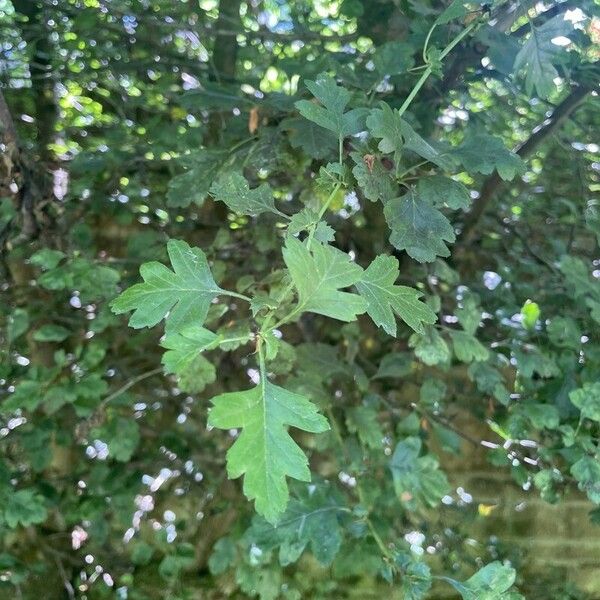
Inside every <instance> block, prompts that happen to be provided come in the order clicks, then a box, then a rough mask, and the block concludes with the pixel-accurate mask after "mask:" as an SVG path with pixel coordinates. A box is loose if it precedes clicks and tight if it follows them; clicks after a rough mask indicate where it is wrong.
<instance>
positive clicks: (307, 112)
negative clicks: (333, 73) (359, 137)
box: [295, 76, 366, 138]
mask: <svg viewBox="0 0 600 600" xmlns="http://www.w3.org/2000/svg"><path fill="white" fill-rule="evenodd" d="M305 83H306V87H307V88H308V89H309V91H310V92H311V93H312V95H313V96H314V97H315V98H317V100H319V102H321V104H322V105H323V106H319V105H318V104H315V103H314V102H309V101H308V100H299V101H298V102H296V104H295V106H296V108H297V109H298V111H299V112H300V114H301V115H302V116H303V117H304V118H305V119H308V120H309V121H313V122H314V123H316V124H317V125H320V126H321V127H324V128H325V129H328V130H329V131H332V132H333V133H335V134H336V136H338V137H340V138H342V137H346V136H348V135H354V134H355V133H358V132H359V131H360V130H361V129H362V122H363V117H364V115H365V113H366V110H365V109H362V108H357V109H354V110H351V111H349V112H346V113H345V112H344V110H345V108H346V106H347V105H348V102H349V101H350V97H351V95H350V92H349V91H348V90H346V89H344V88H343V87H340V86H338V85H337V84H336V83H335V80H334V79H332V78H331V77H329V76H322V77H320V78H319V79H317V81H310V80H307V81H306V82H305Z"/></svg>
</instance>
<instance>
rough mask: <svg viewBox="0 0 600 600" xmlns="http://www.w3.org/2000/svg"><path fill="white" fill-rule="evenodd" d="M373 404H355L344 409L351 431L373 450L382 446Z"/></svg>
mask: <svg viewBox="0 0 600 600" xmlns="http://www.w3.org/2000/svg"><path fill="white" fill-rule="evenodd" d="M377 417H378V412H377V410H376V408H375V407H373V406H365V405H363V406H355V407H353V408H349V409H348V410H347V411H346V424H347V425H348V430H349V431H350V432H351V433H356V434H358V438H359V439H360V441H361V442H362V443H363V444H364V445H365V446H366V447H367V448H372V449H374V450H377V449H380V448H381V447H382V440H383V431H382V430H381V425H380V424H379V421H378V419H377Z"/></svg>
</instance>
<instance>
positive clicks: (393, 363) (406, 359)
mask: <svg viewBox="0 0 600 600" xmlns="http://www.w3.org/2000/svg"><path fill="white" fill-rule="evenodd" d="M412 368H413V360H412V356H411V355H410V354H409V353H408V352H390V354H386V355H385V356H384V357H383V358H382V359H381V362H380V363H379V368H378V369H377V373H376V374H375V375H374V377H373V379H384V378H386V377H398V378H400V377H406V376H407V375H408V374H409V373H410V372H411V371H412Z"/></svg>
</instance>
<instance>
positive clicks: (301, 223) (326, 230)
mask: <svg viewBox="0 0 600 600" xmlns="http://www.w3.org/2000/svg"><path fill="white" fill-rule="evenodd" d="M312 229H314V238H315V240H317V241H319V242H323V243H324V244H327V243H329V242H332V241H333V239H334V235H335V231H334V230H333V228H332V227H330V226H329V225H327V223H325V221H319V214H318V213H317V212H316V211H314V210H312V209H311V208H303V209H302V210H301V211H299V212H297V213H295V214H294V215H292V218H291V219H290V221H289V223H288V232H289V233H290V234H292V235H294V234H297V233H300V232H301V231H311V230H312Z"/></svg>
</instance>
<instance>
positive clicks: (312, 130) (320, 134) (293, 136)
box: [281, 117, 338, 159]
mask: <svg viewBox="0 0 600 600" xmlns="http://www.w3.org/2000/svg"><path fill="white" fill-rule="evenodd" d="M281 126H282V127H283V128H284V129H285V130H287V131H289V140H290V144H291V146H292V148H301V149H302V150H303V151H304V152H305V153H306V154H307V155H308V156H310V157H311V158H315V159H322V158H327V157H328V156H332V155H334V154H335V153H336V152H337V149H338V141H337V139H336V137H335V135H334V134H333V133H332V132H331V131H329V130H328V129H323V128H322V127H319V126H318V125H317V124H316V123H313V122H312V121H309V122H308V123H307V122H306V119H302V118H300V117H297V118H293V119H286V120H285V121H284V122H283V123H282V124H281Z"/></svg>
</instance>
